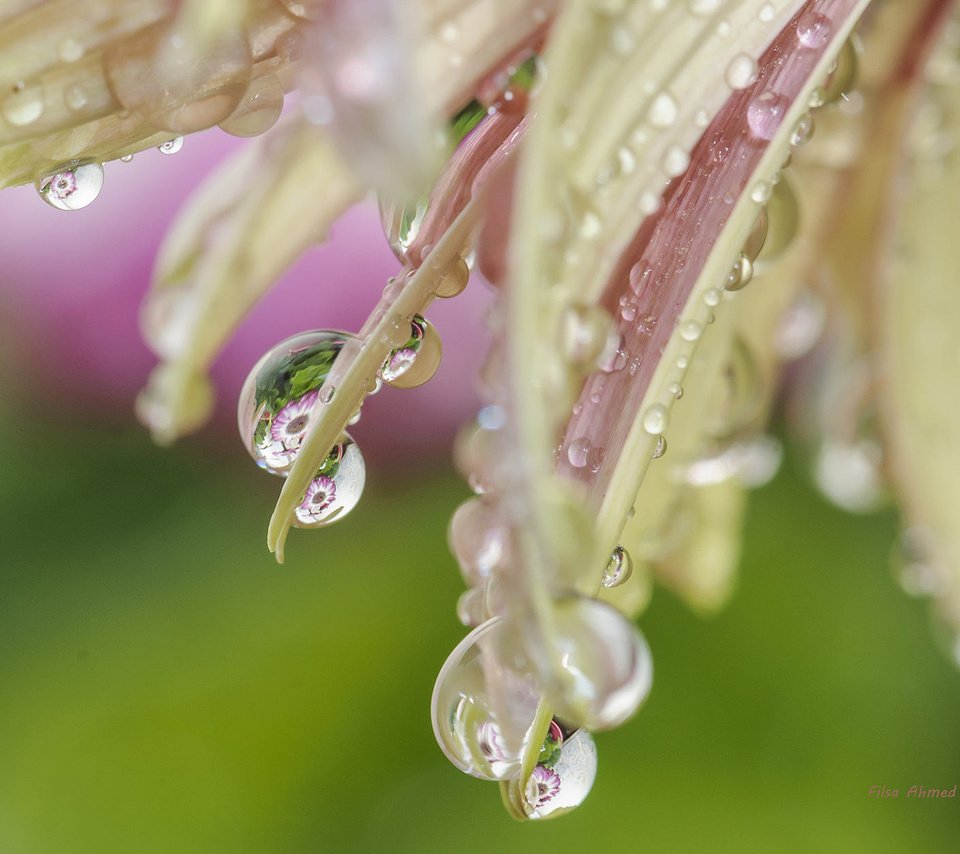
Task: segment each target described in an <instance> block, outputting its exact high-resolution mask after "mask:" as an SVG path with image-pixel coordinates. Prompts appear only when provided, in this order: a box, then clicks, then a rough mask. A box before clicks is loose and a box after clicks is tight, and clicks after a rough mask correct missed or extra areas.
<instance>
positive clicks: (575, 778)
mask: <svg viewBox="0 0 960 854" xmlns="http://www.w3.org/2000/svg"><path fill="white" fill-rule="evenodd" d="M540 755H541V761H540V762H539V763H538V764H537V766H536V768H534V769H533V774H531V775H530V779H529V780H527V785H526V787H525V789H524V812H525V813H526V815H527V817H528V818H531V819H539V818H547V817H548V816H556V815H560V814H561V813H563V812H566V811H568V810H572V809H574V808H576V807H578V806H580V804H582V803H583V802H584V800H586V797H587V795H589V794H590V790H591V789H592V788H593V781H594V780H595V779H596V776H597V747H596V745H595V744H594V741H593V738H592V737H591V735H590V733H588V732H587V731H586V730H582V729H581V730H574V731H572V732H571V731H569V730H565V729H564V727H563V724H560V723H559V722H558V721H553V722H552V723H551V725H550V732H549V733H548V734H547V738H546V740H545V742H544V746H543V749H542V750H541V754H540Z"/></svg>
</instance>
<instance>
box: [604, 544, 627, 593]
mask: <svg viewBox="0 0 960 854" xmlns="http://www.w3.org/2000/svg"><path fill="white" fill-rule="evenodd" d="M632 573H633V559H632V558H631V557H630V552H628V551H627V550H626V549H625V548H624V547H623V546H617V547H616V548H615V549H614V550H613V553H612V554H611V555H610V560H609V562H608V563H607V565H606V566H605V567H604V569H603V578H602V579H601V580H600V583H601V584H602V585H603V586H604V587H619V586H620V585H621V584H623V583H624V582H625V581H626V580H627V579H628V578H629V577H630V575H631V574H632Z"/></svg>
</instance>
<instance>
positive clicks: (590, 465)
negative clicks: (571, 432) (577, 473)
mask: <svg viewBox="0 0 960 854" xmlns="http://www.w3.org/2000/svg"><path fill="white" fill-rule="evenodd" d="M604 456H605V454H604V451H603V449H602V448H598V447H596V446H595V445H594V444H593V443H592V442H591V441H590V440H589V439H586V438H580V439H574V440H573V441H572V442H571V443H570V446H569V447H568V448H567V459H568V460H569V461H570V465H572V466H573V467H574V468H577V469H583V468H585V469H589V470H590V471H592V472H597V471H599V470H600V466H601V465H602V464H603V460H604Z"/></svg>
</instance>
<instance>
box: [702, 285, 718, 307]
mask: <svg viewBox="0 0 960 854" xmlns="http://www.w3.org/2000/svg"><path fill="white" fill-rule="evenodd" d="M703 302H704V304H706V305H708V306H710V308H714V307H716V306H718V305H720V291H719V289H718V288H708V289H707V290H706V291H705V292H704V294H703Z"/></svg>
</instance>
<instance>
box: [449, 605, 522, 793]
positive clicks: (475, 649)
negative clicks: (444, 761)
mask: <svg viewBox="0 0 960 854" xmlns="http://www.w3.org/2000/svg"><path fill="white" fill-rule="evenodd" d="M502 631H503V623H502V621H501V620H499V619H497V618H494V619H492V620H488V621H487V622H485V623H483V624H482V625H480V626H478V627H477V628H476V629H474V630H473V631H472V632H470V634H468V635H467V636H466V637H465V638H464V639H463V640H462V641H461V642H460V643H459V644H458V645H457V647H456V648H455V649H454V650H453V652H452V653H451V654H450V656H449V657H448V658H447V660H446V662H445V663H444V665H443V667H442V668H441V670H440V674H439V676H438V677H437V681H436V684H435V685H434V689H433V699H432V702H431V718H432V720H433V732H434V735H435V736H436V738H437V743H438V744H439V745H440V749H441V750H442V751H443V753H444V754H445V755H446V757H447V758H448V759H449V760H450V761H451V762H452V763H453V764H454V765H455V766H456V767H457V768H459V769H460V770H461V771H463V772H465V773H466V774H470V775H471V776H473V777H477V778H479V779H481V780H508V779H512V778H515V777H517V776H518V775H519V774H520V770H521V769H520V754H521V749H522V747H523V744H524V742H525V740H526V739H527V738H528V736H529V732H530V729H531V727H532V725H533V721H534V716H535V715H536V711H537V705H538V703H539V697H538V695H537V693H536V691H535V690H534V686H533V683H532V681H531V680H530V678H529V677H526V676H522V675H520V674H518V673H516V672H514V671H510V670H507V669H506V668H504V667H502V666H500V665H498V663H497V658H496V653H497V646H498V635H499V633H500V632H502ZM498 692H500V695H499V696H500V697H501V698H502V700H504V701H506V704H509V708H510V710H511V715H512V716H513V718H512V721H510V722H509V723H508V722H507V721H503V720H498V719H497V717H496V714H495V708H497V706H498V703H497V697H498ZM506 704H504V707H505V708H506V707H507V705H506ZM511 734H512V735H513V738H511V737H510V736H511ZM511 744H512V745H513V746H512V747H511Z"/></svg>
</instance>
